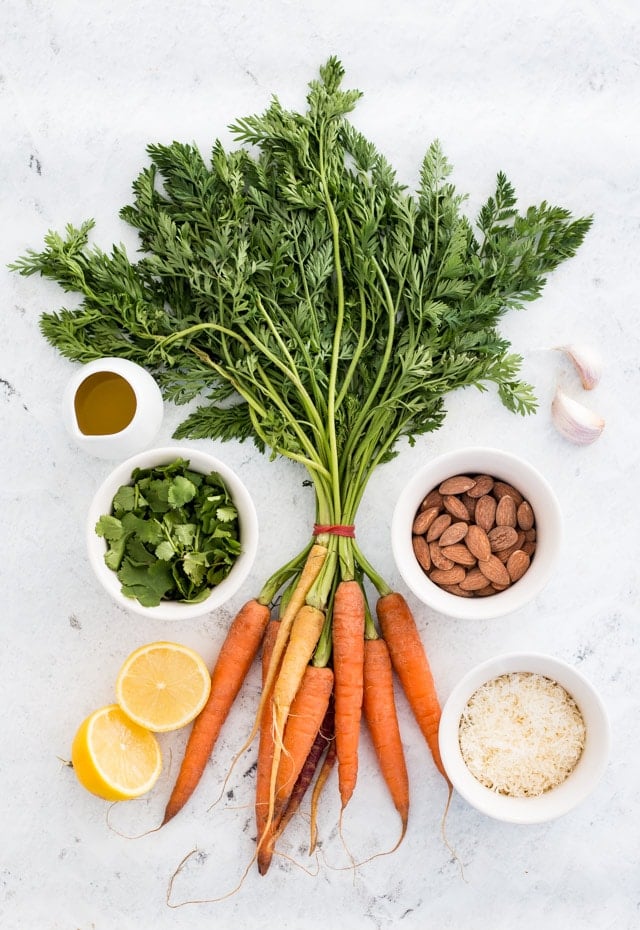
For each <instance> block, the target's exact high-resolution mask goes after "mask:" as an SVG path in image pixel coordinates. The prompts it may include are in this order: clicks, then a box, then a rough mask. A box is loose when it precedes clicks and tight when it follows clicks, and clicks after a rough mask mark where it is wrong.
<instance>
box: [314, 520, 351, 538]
mask: <svg viewBox="0 0 640 930" xmlns="http://www.w3.org/2000/svg"><path fill="white" fill-rule="evenodd" d="M322 533H330V534H331V536H350V537H351V538H355V535H356V528H355V526H354V525H353V524H351V525H350V526H349V525H345V524H340V523H327V524H322V523H315V524H314V527H313V535H314V536H320V535H321V534H322Z"/></svg>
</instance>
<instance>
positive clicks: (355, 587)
mask: <svg viewBox="0 0 640 930" xmlns="http://www.w3.org/2000/svg"><path fill="white" fill-rule="evenodd" d="M331 529H332V528H329V530H331ZM336 529H338V530H340V529H341V528H336ZM325 535H331V533H330V532H328V533H321V534H319V535H318V536H317V537H316V538H315V541H314V542H313V544H312V545H311V547H310V548H309V549H308V550H307V551H306V552H305V553H304V554H303V561H302V565H301V567H300V568H299V569H298V570H296V569H295V568H293V566H294V565H296V562H297V560H296V561H295V562H294V563H293V564H292V565H290V566H287V569H286V570H285V571H286V572H287V571H289V570H292V571H293V574H292V578H291V579H290V580H289V582H288V583H287V584H286V587H285V589H284V593H283V594H282V598H281V600H280V604H279V617H278V618H277V619H275V618H274V619H272V618H271V617H272V612H271V607H270V604H271V602H272V600H273V593H274V586H275V585H277V584H279V582H280V581H281V580H282V576H283V573H282V571H281V572H279V573H278V574H277V575H276V576H275V577H274V578H273V579H270V580H269V582H268V583H267V584H266V585H265V587H264V589H263V592H262V593H261V595H260V596H259V597H257V598H254V599H252V600H250V601H248V602H247V603H246V604H244V606H243V607H242V608H241V609H240V611H239V612H238V614H237V615H236V617H235V619H234V620H233V623H232V624H231V627H230V629H229V632H228V634H227V637H226V639H225V641H224V643H223V646H222V648H221V650H220V653H219V656H218V659H217V662H216V664H215V667H214V669H213V673H212V688H211V694H210V698H209V701H208V703H207V705H206V706H205V708H204V709H203V710H202V712H201V713H200V715H199V717H198V718H197V719H196V720H195V722H194V725H193V728H192V730H191V734H190V737H189V740H188V743H187V746H186V749H185V753H184V757H183V760H182V765H181V768H180V771H179V774H178V777H177V779H176V782H175V785H174V788H173V791H172V793H171V796H170V798H169V801H168V803H167V806H166V810H165V814H164V819H163V824H165V823H167V822H168V821H169V820H171V818H172V817H174V816H175V815H176V814H177V813H178V812H179V811H180V810H181V808H182V807H183V806H184V805H185V804H186V802H187V801H188V799H189V798H190V796H191V794H192V793H193V791H194V790H195V788H196V786H197V784H198V782H199V780H200V777H201V775H202V773H203V771H204V769H205V766H206V764H207V762H208V760H209V758H210V756H211V753H212V751H213V748H214V746H215V743H216V740H217V738H218V736H219V734H220V731H221V729H222V726H223V724H224V721H225V719H226V717H227V715H228V713H229V711H230V709H231V707H232V705H233V702H234V699H235V697H236V696H237V694H238V692H239V690H240V688H241V686H242V683H243V681H244V679H245V677H246V675H247V673H248V671H249V669H250V667H251V665H252V663H253V661H254V659H255V658H256V655H257V654H258V652H259V650H260V647H261V645H262V691H261V697H260V702H259V706H258V710H257V713H256V718H255V722H254V725H253V728H252V730H251V733H250V734H249V737H248V739H247V741H246V743H245V746H243V747H242V748H241V750H240V752H242V751H243V750H244V749H245V748H246V747H247V746H248V745H249V744H250V743H251V742H252V741H253V739H254V737H256V736H257V735H258V734H259V748H258V759H257V774H256V797H255V816H256V827H257V854H256V857H257V861H258V868H259V871H260V873H261V874H265V873H266V871H267V869H268V868H269V865H270V863H271V859H272V856H273V853H274V849H275V844H276V841H277V839H278V837H279V836H280V835H281V833H282V831H283V830H284V828H285V827H286V825H287V824H288V823H289V821H290V819H291V818H292V816H293V815H294V813H295V812H296V810H297V809H298V807H299V805H300V802H301V800H302V798H303V797H304V795H305V793H306V792H307V790H308V789H309V788H310V786H311V784H312V782H313V779H314V777H315V776H316V775H317V777H316V780H315V784H314V788H313V793H312V800H311V839H310V849H311V850H313V849H314V847H315V842H316V837H317V809H318V800H319V797H320V793H321V791H322V789H323V788H324V786H325V783H326V781H327V778H328V775H329V773H330V771H331V769H332V767H333V765H334V764H337V775H338V789H339V793H340V800H341V808H342V810H344V808H345V807H346V805H347V804H348V802H349V800H350V798H351V797H352V795H353V792H354V789H355V786H356V779H357V774H358V743H359V737H360V731H361V721H362V718H363V717H364V720H365V721H366V724H367V727H368V729H369V732H370V734H371V739H372V743H373V746H374V749H375V752H376V756H377V759H378V762H379V765H380V771H381V773H382V776H383V777H384V780H385V782H386V784H387V786H388V789H389V793H390V796H391V799H392V801H393V803H394V805H395V808H396V810H397V811H398V814H399V816H400V821H401V833H400V838H399V840H398V843H399V842H400V841H401V840H402V838H403V837H404V834H405V831H406V828H407V822H408V816H409V777H408V773H407V766H406V762H405V756H404V750H403V744H402V739H401V735H400V729H399V724H398V717H397V713H396V704H395V697H394V682H393V670H394V669H395V671H396V673H397V675H398V678H399V680H400V682H401V685H402V688H403V690H404V693H405V695H406V697H407V700H408V702H409V704H410V706H411V709H412V711H413V713H414V715H415V718H416V720H417V722H418V724H419V726H420V729H421V731H422V733H423V734H424V737H425V739H426V741H427V743H428V745H429V747H430V749H431V752H432V754H433V758H434V761H435V763H436V765H437V767H438V769H439V770H440V772H441V773H442V775H443V777H444V778H445V779H447V776H446V774H445V772H444V769H443V767H442V763H441V760H440V754H439V750H438V735H437V734H438V724H439V720H440V704H439V701H438V696H437V693H436V688H435V684H434V680H433V676H432V674H431V670H430V667H429V663H428V660H427V656H426V653H425V650H424V647H423V645H422V641H421V639H420V636H419V634H418V630H417V627H416V623H415V620H414V617H413V614H412V612H411V610H410V608H409V606H408V604H407V602H406V600H405V599H404V597H403V596H402V595H401V594H399V593H397V592H393V591H391V590H390V589H389V588H388V587H387V586H386V585H385V583H384V582H383V581H382V579H380V578H379V577H377V576H376V577H377V581H378V585H379V598H378V601H377V616H378V621H379V625H380V631H381V632H380V633H379V632H378V631H377V629H376V626H375V623H374V621H373V618H372V616H371V613H370V610H369V607H368V603H367V598H366V594H365V591H364V588H363V585H362V583H361V581H360V580H357V579H344V578H343V579H341V580H339V581H338V582H337V584H336V586H335V591H334V592H333V596H332V598H331V609H330V611H325V610H322V609H320V608H319V607H317V606H314V605H313V604H312V603H310V601H312V600H313V594H312V592H313V591H314V586H315V585H316V583H317V582H318V579H319V578H321V577H322V572H323V568H325V567H326V565H327V559H328V558H330V554H331V545H330V541H322V538H323V536H325ZM327 638H329V639H330V644H329V642H327ZM329 659H330V661H329ZM447 783H448V779H447Z"/></svg>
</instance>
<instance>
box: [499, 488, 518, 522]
mask: <svg viewBox="0 0 640 930" xmlns="http://www.w3.org/2000/svg"><path fill="white" fill-rule="evenodd" d="M516 513H517V508H516V502H515V501H514V499H513V498H512V497H511V496H510V495H509V494H505V495H504V497H501V498H500V500H499V501H498V506H497V507H496V525H497V526H513V527H515V525H516V523H517V516H516Z"/></svg>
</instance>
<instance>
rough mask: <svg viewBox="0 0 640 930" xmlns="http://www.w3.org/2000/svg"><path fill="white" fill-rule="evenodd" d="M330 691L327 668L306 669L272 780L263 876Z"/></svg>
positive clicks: (261, 854) (261, 863) (260, 859)
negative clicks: (282, 817)
mask: <svg viewBox="0 0 640 930" xmlns="http://www.w3.org/2000/svg"><path fill="white" fill-rule="evenodd" d="M332 688H333V672H332V670H331V669H330V668H328V667H323V668H316V667H315V666H313V665H308V666H307V668H306V669H305V672H304V675H303V678H302V682H301V683H300V687H299V689H298V693H297V694H296V696H295V699H294V701H293V703H292V705H291V711H290V713H289V718H288V720H287V725H286V727H285V731H284V740H283V748H282V756H281V759H280V765H279V766H278V770H277V772H276V773H275V786H274V784H273V779H272V792H273V799H272V804H271V805H270V816H269V819H268V822H267V826H266V828H265V833H264V835H263V840H262V843H261V844H260V847H259V849H258V870H259V872H260V874H261V875H264V874H265V872H266V871H267V869H268V868H269V864H270V863H271V858H272V856H273V849H274V842H275V837H276V835H277V826H278V821H279V819H280V816H281V815H282V812H283V811H284V809H285V806H286V804H287V801H288V800H289V797H290V795H291V792H292V791H293V787H294V785H295V783H296V779H297V778H298V775H299V774H300V772H301V770H302V767H303V765H304V763H305V760H306V759H307V756H308V755H309V751H310V749H311V747H312V745H313V742H314V740H315V738H316V735H317V733H318V730H319V728H320V725H321V723H322V721H323V719H324V716H325V713H326V711H327V707H328V705H329V699H330V697H331V690H332Z"/></svg>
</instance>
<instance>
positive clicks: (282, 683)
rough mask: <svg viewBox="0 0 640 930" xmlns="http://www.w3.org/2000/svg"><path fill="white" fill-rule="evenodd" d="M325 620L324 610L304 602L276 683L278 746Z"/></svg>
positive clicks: (274, 692) (274, 702)
mask: <svg viewBox="0 0 640 930" xmlns="http://www.w3.org/2000/svg"><path fill="white" fill-rule="evenodd" d="M324 620H325V617H324V613H323V611H321V610H318V609H317V608H316V607H310V606H309V605H308V604H304V605H303V606H302V607H301V608H300V610H299V611H298V613H297V614H296V617H295V620H294V621H293V624H292V626H291V635H290V637H289V642H288V644H287V648H286V650H285V653H284V656H283V658H282V664H281V666H280V670H279V672H278V677H277V679H276V681H275V682H274V685H273V726H274V731H275V736H276V745H277V741H278V740H279V741H282V734H283V733H284V727H285V724H286V722H287V717H288V715H289V710H290V708H291V704H292V702H293V699H294V698H295V696H296V692H297V690H298V688H299V686H300V682H301V681H302V676H303V675H304V671H305V669H306V667H307V665H308V664H309V661H310V659H311V656H312V655H313V650H314V649H315V648H316V645H317V643H318V639H319V638H320V633H321V632H322V627H323V626H324Z"/></svg>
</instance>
